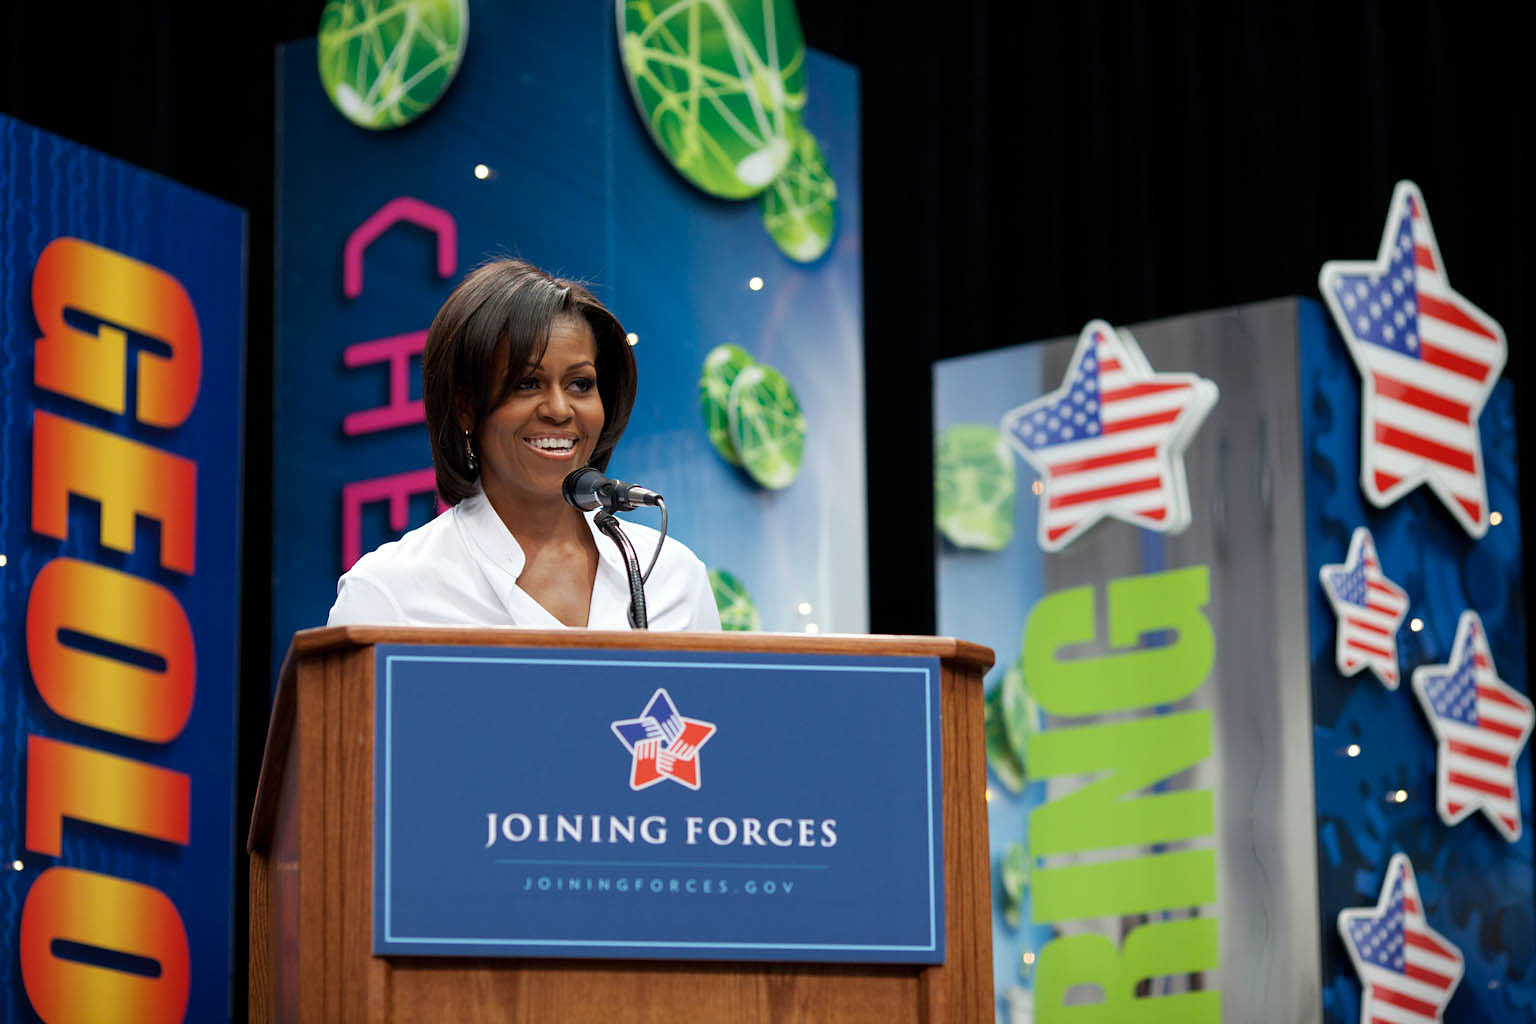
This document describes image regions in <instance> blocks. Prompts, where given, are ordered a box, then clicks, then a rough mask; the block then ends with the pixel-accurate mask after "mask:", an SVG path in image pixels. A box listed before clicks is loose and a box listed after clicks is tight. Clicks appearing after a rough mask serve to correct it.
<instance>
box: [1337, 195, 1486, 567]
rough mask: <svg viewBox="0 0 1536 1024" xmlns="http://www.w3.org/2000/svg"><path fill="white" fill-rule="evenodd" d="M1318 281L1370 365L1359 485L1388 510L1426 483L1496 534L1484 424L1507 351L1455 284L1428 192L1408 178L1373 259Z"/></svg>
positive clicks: (1475, 527) (1364, 364)
mask: <svg viewBox="0 0 1536 1024" xmlns="http://www.w3.org/2000/svg"><path fill="white" fill-rule="evenodd" d="M1317 286H1318V288H1319V289H1320V290H1321V291H1322V293H1323V299H1324V300H1325V301H1326V302H1327V303H1328V308H1329V310H1330V311H1332V313H1333V319H1334V322H1335V323H1336V324H1338V327H1339V332H1340V333H1341V334H1343V336H1344V343H1345V345H1347V346H1348V347H1349V354H1350V356H1352V357H1353V358H1354V361H1355V365H1356V366H1357V367H1358V368H1359V370H1360V382H1361V385H1362V390H1363V400H1362V404H1363V407H1364V408H1363V413H1362V416H1361V422H1360V486H1361V488H1362V489H1363V490H1364V491H1365V496H1366V497H1367V498H1369V499H1370V501H1371V503H1372V504H1374V505H1375V506H1376V507H1378V508H1386V507H1387V506H1388V505H1390V504H1392V503H1393V502H1394V501H1396V500H1397V499H1398V498H1401V497H1402V496H1403V495H1404V494H1407V493H1408V492H1409V491H1411V490H1413V489H1414V488H1415V487H1417V486H1418V485H1419V484H1421V483H1425V484H1428V485H1429V488H1430V490H1432V491H1433V492H1434V493H1435V494H1436V495H1437V496H1438V497H1439V498H1440V500H1441V501H1442V502H1444V503H1445V507H1446V508H1448V509H1450V511H1451V514H1452V515H1453V516H1455V517H1456V520H1457V521H1458V522H1459V523H1461V525H1462V527H1463V528H1465V529H1466V531H1467V532H1468V533H1469V534H1471V535H1472V536H1474V537H1481V536H1482V535H1483V534H1485V533H1487V532H1488V512H1489V510H1488V488H1487V483H1486V481H1485V479H1484V476H1483V447H1482V442H1481V440H1480V438H1479V437H1478V432H1477V418H1478V415H1479V414H1480V413H1481V412H1482V410H1483V405H1484V403H1486V402H1487V401H1488V395H1489V393H1490V392H1492V391H1493V385H1494V384H1495V383H1496V382H1497V381H1498V379H1499V374H1500V372H1502V371H1503V369H1504V361H1505V359H1506V358H1507V356H1508V352H1507V348H1506V345H1505V342H1504V329H1503V328H1502V327H1500V326H1499V324H1498V323H1497V322H1496V321H1495V320H1494V319H1493V318H1492V317H1490V316H1489V315H1488V314H1487V313H1484V312H1483V311H1482V310H1481V309H1478V308H1477V307H1476V306H1474V305H1472V303H1470V302H1468V301H1467V300H1466V299H1464V298H1462V297H1461V296H1460V295H1459V294H1457V293H1456V292H1455V291H1453V290H1452V289H1451V285H1450V282H1449V281H1448V280H1446V276H1445V263H1444V261H1442V260H1441V258H1440V247H1439V245H1438V244H1436V242H1435V232H1434V229H1433V228H1431V227H1430V223H1429V211H1428V210H1427V209H1426V208H1425V206H1424V197H1423V196H1421V195H1420V194H1419V189H1418V186H1417V185H1415V184H1414V183H1413V182H1411V181H1400V182H1398V183H1397V190H1396V192H1394V193H1393V195H1392V206H1391V209H1390V210H1388V211H1387V226H1386V230H1385V231H1384V232H1383V234H1382V236H1381V250H1380V252H1379V254H1378V255H1377V257H1376V259H1375V261H1374V262H1372V261H1369V260H1364V261H1352V262H1345V261H1330V262H1328V263H1324V264H1323V269H1322V271H1321V273H1319V275H1318V280H1317Z"/></svg>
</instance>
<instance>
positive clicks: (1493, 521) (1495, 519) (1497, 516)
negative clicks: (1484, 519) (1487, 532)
mask: <svg viewBox="0 0 1536 1024" xmlns="http://www.w3.org/2000/svg"><path fill="white" fill-rule="evenodd" d="M1503 521H1504V513H1502V512H1489V513H1488V525H1489V526H1498V525H1499V524H1500V523H1502V522H1503Z"/></svg>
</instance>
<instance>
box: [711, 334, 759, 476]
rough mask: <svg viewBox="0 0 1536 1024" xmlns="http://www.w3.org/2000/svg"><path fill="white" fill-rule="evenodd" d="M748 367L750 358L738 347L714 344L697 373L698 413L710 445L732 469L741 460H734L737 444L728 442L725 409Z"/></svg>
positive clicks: (750, 363)
mask: <svg viewBox="0 0 1536 1024" xmlns="http://www.w3.org/2000/svg"><path fill="white" fill-rule="evenodd" d="M751 365H752V357H751V356H750V355H748V354H747V350H746V349H744V348H742V347H741V346H740V345H717V346H715V347H714V348H713V349H711V350H710V353H709V355H707V356H705V357H704V369H703V372H701V373H700V374H699V411H700V412H702V413H703V414H704V428H705V429H706V430H708V431H709V443H710V444H712V445H714V446H715V451H717V452H719V453H720V457H721V458H722V459H724V460H725V461H726V462H729V463H730V464H731V465H733V466H739V465H741V460H740V459H738V458H737V457H736V445H735V443H734V442H733V441H732V440H731V425H730V417H729V415H728V414H727V413H726V407H727V405H728V404H729V403H730V399H731V385H732V384H734V383H736V375H737V374H738V373H740V372H741V371H742V370H744V369H746V368H747V367H748V366H751Z"/></svg>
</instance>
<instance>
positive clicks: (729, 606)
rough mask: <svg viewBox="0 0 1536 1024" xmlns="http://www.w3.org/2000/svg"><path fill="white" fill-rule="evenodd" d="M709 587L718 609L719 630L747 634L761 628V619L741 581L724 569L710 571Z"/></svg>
mask: <svg viewBox="0 0 1536 1024" xmlns="http://www.w3.org/2000/svg"><path fill="white" fill-rule="evenodd" d="M709 587H710V589H711V590H713V591H714V592H715V607H717V608H719V609H720V628H721V629H731V630H740V631H743V632H749V631H757V630H761V629H762V628H763V617H762V616H761V615H759V614H758V613H757V605H755V604H753V603H752V595H750V594H748V593H747V588H746V587H745V586H743V585H742V582H741V580H739V579H737V578H736V577H735V576H734V575H732V574H731V573H728V572H726V571H725V570H724V569H711V570H709Z"/></svg>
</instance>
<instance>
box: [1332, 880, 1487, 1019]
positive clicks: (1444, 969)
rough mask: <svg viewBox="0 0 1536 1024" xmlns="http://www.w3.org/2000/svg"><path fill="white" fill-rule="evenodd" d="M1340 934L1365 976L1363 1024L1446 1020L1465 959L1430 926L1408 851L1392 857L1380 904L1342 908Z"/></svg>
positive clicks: (1361, 1008) (1350, 955)
mask: <svg viewBox="0 0 1536 1024" xmlns="http://www.w3.org/2000/svg"><path fill="white" fill-rule="evenodd" d="M1339 935H1340V936H1342V937H1343V939H1344V945H1345V946H1346V947H1347V948H1348V949H1349V958H1350V959H1351V960H1353V961H1354V962H1355V971H1356V972H1357V973H1358V974H1359V975H1360V989H1361V991H1360V1024H1422V1022H1427V1021H1438V1020H1441V1019H1443V1015H1444V1013H1445V1005H1446V1004H1447V1003H1449V1002H1450V1001H1451V996H1452V995H1453V994H1454V993H1455V991H1456V985H1457V984H1458V983H1459V982H1460V981H1461V975H1462V970H1463V963H1464V961H1463V960H1462V956H1461V950H1459V949H1457V948H1456V947H1455V946H1454V945H1452V944H1451V943H1450V941H1449V940H1447V939H1446V937H1445V936H1443V935H1441V934H1440V933H1439V932H1437V931H1435V930H1434V929H1433V928H1431V927H1430V926H1429V921H1428V920H1427V919H1426V918H1425V916H1424V903H1423V901H1422V900H1420V898H1419V887H1418V885H1417V883H1416V882H1415V881H1414V877H1413V864H1412V863H1410V862H1409V860H1408V855H1407V854H1403V853H1395V854H1393V855H1392V860H1391V862H1390V863H1388V865H1387V878H1386V881H1385V883H1384V884H1383V885H1382V887H1381V899H1380V900H1379V901H1378V902H1377V903H1376V906H1375V907H1374V908H1370V907H1355V908H1351V909H1348V910H1341V911H1339Z"/></svg>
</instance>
